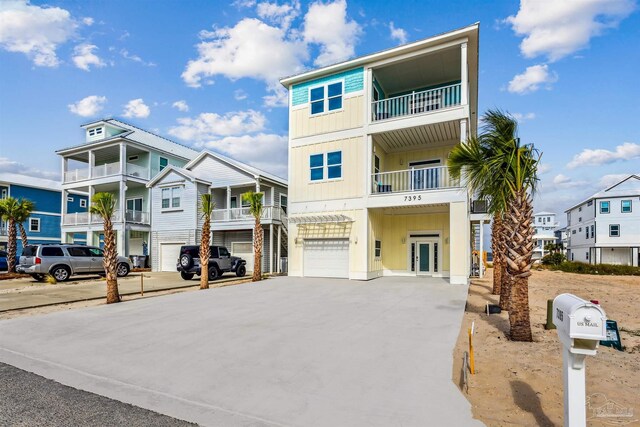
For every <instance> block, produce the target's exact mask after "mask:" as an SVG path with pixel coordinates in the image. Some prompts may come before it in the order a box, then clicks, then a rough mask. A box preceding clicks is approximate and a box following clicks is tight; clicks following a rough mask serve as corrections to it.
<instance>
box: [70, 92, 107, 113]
mask: <svg viewBox="0 0 640 427" xmlns="http://www.w3.org/2000/svg"><path fill="white" fill-rule="evenodd" d="M106 102H107V97H106V96H97V95H91V96H87V97H86V98H83V99H81V100H80V101H78V102H76V103H74V104H69V105H67V107H68V108H69V111H71V112H72V113H73V114H77V115H79V116H82V117H92V116H95V115H96V114H98V113H99V112H100V111H102V108H103V107H104V104H105V103H106Z"/></svg>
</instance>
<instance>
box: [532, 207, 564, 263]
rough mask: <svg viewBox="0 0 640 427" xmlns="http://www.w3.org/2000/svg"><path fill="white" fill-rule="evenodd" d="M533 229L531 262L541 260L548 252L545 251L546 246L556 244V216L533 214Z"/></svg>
mask: <svg viewBox="0 0 640 427" xmlns="http://www.w3.org/2000/svg"><path fill="white" fill-rule="evenodd" d="M533 227H534V228H535V234H534V235H533V242H534V244H535V246H534V248H533V255H532V259H533V260H539V259H542V258H543V257H544V256H545V255H547V254H548V253H549V251H547V250H545V246H546V245H548V244H553V245H555V244H556V243H557V240H558V238H557V236H556V230H557V229H558V221H556V214H555V213H553V212H538V213H535V214H533Z"/></svg>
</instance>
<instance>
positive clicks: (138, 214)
mask: <svg viewBox="0 0 640 427" xmlns="http://www.w3.org/2000/svg"><path fill="white" fill-rule="evenodd" d="M149 218H150V215H149V212H143V211H133V210H128V209H127V211H126V212H125V221H127V222H136V223H138V224H150V221H149Z"/></svg>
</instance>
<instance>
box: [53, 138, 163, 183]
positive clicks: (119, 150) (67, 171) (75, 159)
mask: <svg viewBox="0 0 640 427" xmlns="http://www.w3.org/2000/svg"><path fill="white" fill-rule="evenodd" d="M151 157H152V156H151V153H150V152H149V151H148V150H145V149H143V148H141V147H138V146H136V145H132V144H127V143H124V142H121V143H118V144H113V145H109V146H106V147H102V148H95V149H91V150H86V151H80V152H78V153H74V154H70V155H66V156H65V157H63V158H62V176H63V182H64V183H65V184H68V183H74V182H79V181H84V180H89V179H97V178H106V177H111V176H116V175H127V176H131V177H135V178H138V179H143V180H148V179H149V178H150V170H151V161H152V159H151Z"/></svg>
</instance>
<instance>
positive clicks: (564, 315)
mask: <svg viewBox="0 0 640 427" xmlns="http://www.w3.org/2000/svg"><path fill="white" fill-rule="evenodd" d="M553 324H554V325H556V328H557V330H558V337H559V338H560V342H562V369H563V371H564V426H565V427H584V426H586V425H587V411H586V401H585V399H586V397H585V394H586V387H585V368H584V358H585V357H586V356H595V354H596V349H597V348H598V344H599V343H600V341H601V340H604V339H606V328H607V316H606V314H605V313H604V310H603V309H602V308H601V307H600V306H599V305H596V304H593V303H591V302H589V301H585V300H583V299H582V298H578V297H577V296H575V295H572V294H562V295H558V296H557V297H556V298H555V299H554V300H553Z"/></svg>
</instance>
